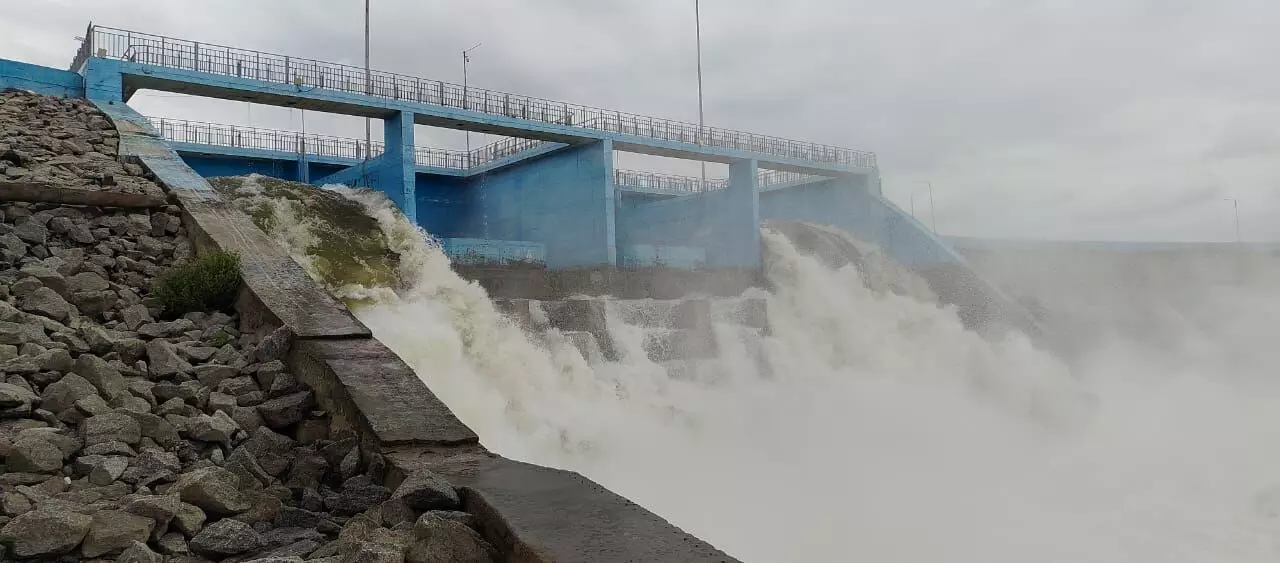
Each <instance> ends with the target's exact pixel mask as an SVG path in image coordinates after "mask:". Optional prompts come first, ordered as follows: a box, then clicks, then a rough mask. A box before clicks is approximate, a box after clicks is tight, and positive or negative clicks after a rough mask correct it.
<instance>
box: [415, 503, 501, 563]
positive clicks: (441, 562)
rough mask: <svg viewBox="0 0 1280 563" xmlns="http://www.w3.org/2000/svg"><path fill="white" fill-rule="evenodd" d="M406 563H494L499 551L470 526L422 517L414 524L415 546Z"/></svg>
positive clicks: (431, 516)
mask: <svg viewBox="0 0 1280 563" xmlns="http://www.w3.org/2000/svg"><path fill="white" fill-rule="evenodd" d="M404 560H405V563H453V562H456V563H491V562H494V561H497V560H498V553H497V550H495V549H493V546H491V545H489V544H488V543H487V542H485V541H484V538H481V537H480V534H478V533H476V531H475V530H472V529H471V528H468V527H467V526H465V525H463V524H461V523H459V522H456V521H454V520H448V519H445V518H441V517H439V516H436V515H434V514H432V513H427V514H423V515H422V517H421V518H419V519H418V521H417V522H416V523H415V524H414V525H413V543H412V544H410V546H409V549H408V551H407V552H406V553H405V558H404Z"/></svg>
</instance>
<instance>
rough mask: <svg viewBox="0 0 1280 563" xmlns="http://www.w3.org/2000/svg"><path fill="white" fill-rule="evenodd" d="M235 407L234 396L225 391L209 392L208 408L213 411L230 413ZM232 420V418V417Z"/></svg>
mask: <svg viewBox="0 0 1280 563" xmlns="http://www.w3.org/2000/svg"><path fill="white" fill-rule="evenodd" d="M235 408H236V398H235V397H232V396H231V395H228V394H226V393H210V394H209V410H210V411H214V412H218V411H221V412H226V413H228V414H230V413H231V411H232V410H234V409H235ZM233 420H234V418H233Z"/></svg>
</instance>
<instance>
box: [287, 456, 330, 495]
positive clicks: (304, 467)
mask: <svg viewBox="0 0 1280 563" xmlns="http://www.w3.org/2000/svg"><path fill="white" fill-rule="evenodd" d="M328 470H329V462H327V461H325V459H324V457H323V456H319V455H315V454H299V455H298V456H297V457H295V458H294V459H293V465H292V466H291V467H290V468H289V478H288V479H287V480H285V486H286V487H289V488H290V489H312V490H314V489H318V488H319V487H320V483H321V482H322V481H323V480H324V474H325V472H327V471H328Z"/></svg>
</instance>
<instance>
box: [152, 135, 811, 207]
mask: <svg viewBox="0 0 1280 563" xmlns="http://www.w3.org/2000/svg"><path fill="white" fill-rule="evenodd" d="M147 119H148V121H149V122H150V124H151V126H152V127H153V128H154V129H155V130H156V132H157V133H158V134H160V135H161V136H162V137H164V138H165V139H166V140H169V141H171V142H172V144H173V146H174V148H175V149H176V150H177V151H178V152H180V153H191V154H206V155H220V156H227V157H233V158H248V159H255V158H256V159H266V160H276V161H302V160H305V161H306V162H309V163H319V164H332V165H338V166H354V165H356V164H359V163H360V162H361V161H362V160H363V159H365V158H366V157H367V158H369V159H370V160H372V159H374V158H376V157H378V156H381V155H382V153H383V151H384V149H385V147H384V144H383V143H381V142H379V141H373V142H372V143H371V146H370V147H368V148H366V147H365V141H364V140H363V139H353V138H344V137H336V136H332V135H318V134H310V133H308V134H303V133H299V132H295V131H284V130H278V129H263V128H258V127H244V126H238V125H225V124H219V123H207V122H200V121H190V120H185V119H167V118H158V117H148V118H147ZM564 146H566V145H563V144H560V143H551V142H547V141H539V140H536V139H520V138H507V139H502V140H499V141H496V142H493V143H490V144H488V145H484V146H481V147H478V148H475V149H472V150H471V152H470V153H468V152H467V151H458V150H449V149H441V148H433V147H415V148H414V160H415V163H416V165H417V172H418V173H419V174H438V175H443V176H473V175H477V174H482V173H484V172H487V171H490V170H493V169H495V168H498V167H501V166H506V165H509V164H514V163H517V162H519V161H521V160H523V159H526V158H533V157H536V156H539V155H542V154H546V153H547V152H549V151H552V150H556V149H558V148H562V147H564ZM824 178H825V177H823V176H815V175H810V174H800V173H797V172H785V171H780V170H763V171H761V172H760V174H759V179H758V180H757V186H758V187H759V189H760V190H762V191H764V190H772V189H780V188H786V187H791V186H797V185H801V184H805V183H809V182H814V181H820V180H822V179H824ZM295 179H301V178H295ZM614 185H615V186H616V187H617V188H618V189H619V190H622V191H629V192H637V193H649V194H655V195H673V196H678V195H685V194H693V193H702V192H707V191H712V190H719V189H724V188H727V187H728V185H729V181H728V178H708V179H705V180H704V179H702V178H699V177H696V176H683V175H676V174H663V173H657V172H648V171H642V170H623V169H619V170H615V171H614Z"/></svg>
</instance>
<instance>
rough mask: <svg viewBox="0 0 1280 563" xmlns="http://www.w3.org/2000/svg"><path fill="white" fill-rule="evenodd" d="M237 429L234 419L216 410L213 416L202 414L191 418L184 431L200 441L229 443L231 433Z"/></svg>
mask: <svg viewBox="0 0 1280 563" xmlns="http://www.w3.org/2000/svg"><path fill="white" fill-rule="evenodd" d="M239 429H240V427H239V426H237V425H236V421H234V420H231V417H230V416H228V415H227V413H225V412H223V411H218V412H217V413H215V414H214V415H213V416H209V415H203V414H202V415H200V416H197V417H194V418H192V419H191V421H190V422H189V423H188V424H187V432H186V433H187V435H188V436H190V437H191V438H193V439H196V440H200V441H201V442H219V443H230V442H231V435H232V434H235V432H236V431H237V430H239Z"/></svg>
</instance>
